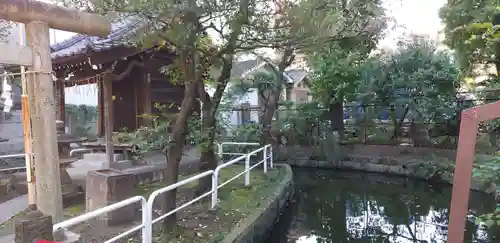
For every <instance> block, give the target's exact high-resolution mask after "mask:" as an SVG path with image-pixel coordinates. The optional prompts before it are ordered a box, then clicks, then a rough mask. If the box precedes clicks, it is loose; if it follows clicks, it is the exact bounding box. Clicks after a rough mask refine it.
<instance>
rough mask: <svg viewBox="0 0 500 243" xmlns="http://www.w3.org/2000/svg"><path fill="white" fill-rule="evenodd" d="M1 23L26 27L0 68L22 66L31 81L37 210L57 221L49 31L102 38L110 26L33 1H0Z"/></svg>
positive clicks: (1, 56)
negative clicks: (22, 44) (23, 39)
mask: <svg viewBox="0 0 500 243" xmlns="http://www.w3.org/2000/svg"><path fill="white" fill-rule="evenodd" d="M0 19H4V20H8V21H14V22H20V23H24V24H25V25H26V39H27V44H28V46H27V47H19V46H13V45H8V44H2V45H0V63H1V64H15V65H25V66H28V68H30V71H31V72H32V73H33V76H32V77H33V78H32V79H31V80H28V82H32V83H33V85H28V87H30V86H31V87H33V88H28V90H27V92H28V97H33V99H34V101H35V102H33V104H34V107H31V108H30V111H32V112H33V113H32V114H30V117H31V120H32V129H33V151H34V155H35V163H36V170H35V180H36V191H37V192H39V193H36V204H37V209H38V210H40V211H41V212H42V213H44V214H46V215H51V216H52V219H53V221H54V222H59V221H61V220H62V216H63V215H62V193H61V179H60V172H59V163H58V161H59V155H58V149H57V136H56V122H55V109H54V90H53V89H54V88H53V84H52V61H51V56H50V42H49V40H50V37H49V28H54V29H59V30H65V31H71V32H78V33H82V34H87V35H95V36H102V37H106V36H107V35H109V32H110V29H111V23H110V22H109V21H108V20H107V19H106V18H104V17H103V16H100V15H96V14H91V13H87V12H82V11H78V10H74V9H68V8H64V7H60V6H56V5H54V4H49V3H43V2H38V1H34V0H0Z"/></svg>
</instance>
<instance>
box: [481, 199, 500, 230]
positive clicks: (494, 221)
mask: <svg viewBox="0 0 500 243" xmlns="http://www.w3.org/2000/svg"><path fill="white" fill-rule="evenodd" d="M476 223H477V224H481V223H484V225H485V226H486V227H487V228H490V227H498V226H500V204H497V206H496V208H495V211H494V212H493V213H488V214H483V215H481V216H479V217H478V218H477V220H476Z"/></svg>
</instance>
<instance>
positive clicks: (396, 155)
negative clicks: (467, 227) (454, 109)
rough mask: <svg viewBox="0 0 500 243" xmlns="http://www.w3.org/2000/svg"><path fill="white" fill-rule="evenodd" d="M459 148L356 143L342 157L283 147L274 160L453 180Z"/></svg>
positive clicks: (485, 187)
mask: <svg viewBox="0 0 500 243" xmlns="http://www.w3.org/2000/svg"><path fill="white" fill-rule="evenodd" d="M455 153H456V151H454V150H446V149H432V148H416V147H410V146H385V145H355V146H348V147H344V148H343V154H342V156H341V158H340V159H338V160H337V159H335V160H333V159H328V158H327V157H325V156H321V153H320V152H318V151H315V150H314V149H312V148H307V147H280V148H279V149H277V150H276V152H275V156H274V159H275V162H278V163H287V164H289V165H291V166H296V167H310V168H322V169H346V170H359V171H365V172H375V173H386V174H391V175H400V176H407V177H414V178H419V179H424V180H435V181H437V182H446V183H450V184H451V183H452V182H453V165H454V157H455ZM471 188H472V189H473V190H480V191H486V192H492V191H493V188H491V185H485V184H484V183H481V182H478V181H473V182H472V185H471Z"/></svg>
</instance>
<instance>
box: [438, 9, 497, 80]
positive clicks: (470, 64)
mask: <svg viewBox="0 0 500 243" xmlns="http://www.w3.org/2000/svg"><path fill="white" fill-rule="evenodd" d="M439 15H440V17H441V19H442V20H443V23H444V24H445V41H444V43H445V44H447V45H448V46H449V47H450V48H451V49H453V50H454V51H455V52H456V57H457V62H458V64H459V65H460V67H461V68H462V69H463V70H464V71H466V72H467V73H468V74H470V73H472V72H473V71H475V70H474V68H476V67H477V64H486V65H494V66H495V68H496V76H498V72H500V45H499V44H498V41H496V40H497V39H498V38H499V37H500V33H499V32H498V28H496V27H493V25H494V24H493V22H496V23H495V24H499V23H498V22H500V21H499V20H498V19H499V17H498V1H496V0H476V1H464V0H461V1H454V0H448V2H447V3H446V4H445V5H444V6H443V7H442V8H441V9H440V13H439ZM495 19H497V20H496V21H495Z"/></svg>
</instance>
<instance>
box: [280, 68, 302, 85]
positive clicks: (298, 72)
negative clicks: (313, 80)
mask: <svg viewBox="0 0 500 243" xmlns="http://www.w3.org/2000/svg"><path fill="white" fill-rule="evenodd" d="M285 73H286V74H287V75H288V76H289V77H290V78H291V79H292V80H293V82H294V83H297V82H300V81H302V79H304V78H305V77H307V71H306V70H304V69H290V70H287V71H285Z"/></svg>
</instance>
